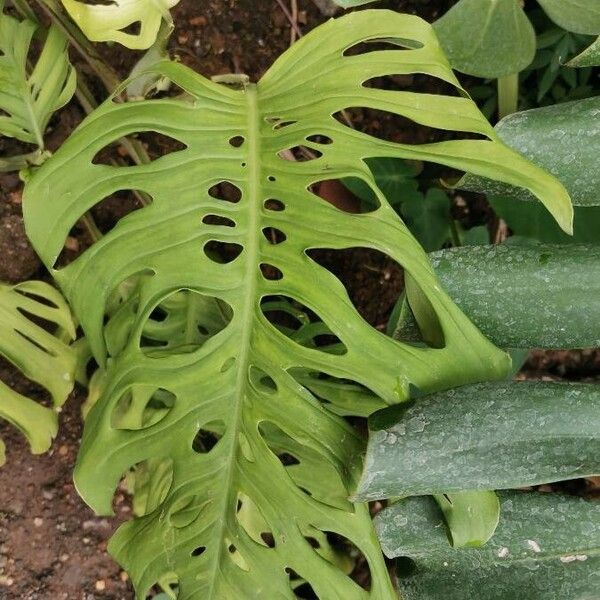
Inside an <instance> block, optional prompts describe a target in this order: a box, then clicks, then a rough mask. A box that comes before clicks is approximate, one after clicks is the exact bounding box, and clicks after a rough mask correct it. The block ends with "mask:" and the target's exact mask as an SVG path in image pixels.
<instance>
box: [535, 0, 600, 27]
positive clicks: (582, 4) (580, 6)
mask: <svg viewBox="0 0 600 600" xmlns="http://www.w3.org/2000/svg"><path fill="white" fill-rule="evenodd" d="M538 2H539V3H540V5H541V6H542V8H543V9H544V10H545V11H546V14H547V15H548V16H549V17H550V18H551V19H552V20H553V21H554V22H555V23H556V24H557V25H558V26H560V27H562V28H563V29H566V30H567V31H573V32H574V33H587V34H598V33H600V3H599V2H598V0H538Z"/></svg>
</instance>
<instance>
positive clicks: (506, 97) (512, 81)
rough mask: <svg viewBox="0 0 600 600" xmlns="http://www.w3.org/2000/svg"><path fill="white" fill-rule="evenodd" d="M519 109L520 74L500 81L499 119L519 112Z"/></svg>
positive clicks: (508, 76)
mask: <svg viewBox="0 0 600 600" xmlns="http://www.w3.org/2000/svg"><path fill="white" fill-rule="evenodd" d="M518 107H519V74H518V73H513V74H512V75H507V76H506V77H500V78H499V79H498V118H499V119H502V118H504V117H506V116H507V115H512V113H515V112H517V109H518Z"/></svg>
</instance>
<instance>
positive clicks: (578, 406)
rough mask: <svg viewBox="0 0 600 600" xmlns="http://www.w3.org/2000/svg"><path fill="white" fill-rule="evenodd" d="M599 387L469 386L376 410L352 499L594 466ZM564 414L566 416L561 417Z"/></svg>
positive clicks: (514, 480)
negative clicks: (363, 462) (361, 468)
mask: <svg viewBox="0 0 600 600" xmlns="http://www.w3.org/2000/svg"><path fill="white" fill-rule="evenodd" d="M599 409H600V389H599V388H598V386H595V385H593V384H582V383H580V384H569V383H548V382H532V381H519V382H504V383H488V384H477V385H472V386H465V387H462V388H458V389H455V390H450V391H448V392H442V393H438V394H433V395H431V396H427V397H424V398H419V399H418V400H417V401H415V402H414V403H413V404H412V405H410V406H408V407H406V406H403V405H400V406H398V407H393V408H390V409H386V410H384V411H382V412H381V413H376V414H375V415H374V416H373V417H372V418H371V422H370V427H371V429H372V431H371V435H370V437H369V446H368V449H367V457H366V461H365V466H364V471H363V475H362V478H361V481H360V484H359V486H358V489H357V491H356V493H355V498H356V499H358V500H363V501H366V500H379V499H382V498H391V497H395V496H406V495H410V496H412V495H421V494H434V493H444V492H445V493H450V492H457V491H464V490H494V489H505V488H514V487H523V486H527V485H537V484H541V483H549V482H553V481H561V480H564V479H574V478H576V477H585V476H590V475H595V474H597V473H600V459H599V456H600V454H599V453H598V448H599V446H600V433H599V432H600V427H599V426H600V410H599ZM565 415H568V418H565Z"/></svg>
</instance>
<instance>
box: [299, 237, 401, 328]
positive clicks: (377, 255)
mask: <svg viewBox="0 0 600 600" xmlns="http://www.w3.org/2000/svg"><path fill="white" fill-rule="evenodd" d="M306 254H307V255H308V256H309V257H310V258H311V259H312V260H314V261H315V263H317V264H318V265H320V266H321V267H323V268H324V269H327V270H328V271H329V272H330V273H331V274H332V275H334V276H335V277H336V278H337V279H338V281H339V283H341V284H342V286H343V287H344V288H345V290H346V293H347V295H348V298H349V300H350V302H351V303H352V305H353V306H354V308H355V309H356V310H357V312H358V313H359V314H360V316H361V317H362V318H363V319H365V321H367V322H368V323H370V324H371V325H372V326H374V327H376V328H377V329H379V330H381V331H384V330H385V326H386V324H387V321H388V319H389V316H390V314H391V312H392V309H393V308H394V305H395V303H396V300H397V299H398V297H399V296H400V293H401V291H402V289H403V287H404V270H403V268H402V266H401V265H399V264H398V263H397V262H396V261H395V260H394V259H393V258H391V257H390V256H388V255H387V254H384V253H383V252H380V251H379V250H375V249H372V248H363V247H355V248H346V249H343V250H338V249H335V250H334V249H327V250H325V249H312V250H308V251H307V252H306ZM365 289H369V290H376V292H372V294H371V296H370V297H369V298H365V295H364V290H365Z"/></svg>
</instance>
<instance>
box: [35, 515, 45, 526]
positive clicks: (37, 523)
mask: <svg viewBox="0 0 600 600" xmlns="http://www.w3.org/2000/svg"><path fill="white" fill-rule="evenodd" d="M33 524H34V525H35V526H36V527H41V526H42V525H43V524H44V519H42V518H40V517H36V518H35V519H34V520H33Z"/></svg>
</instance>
